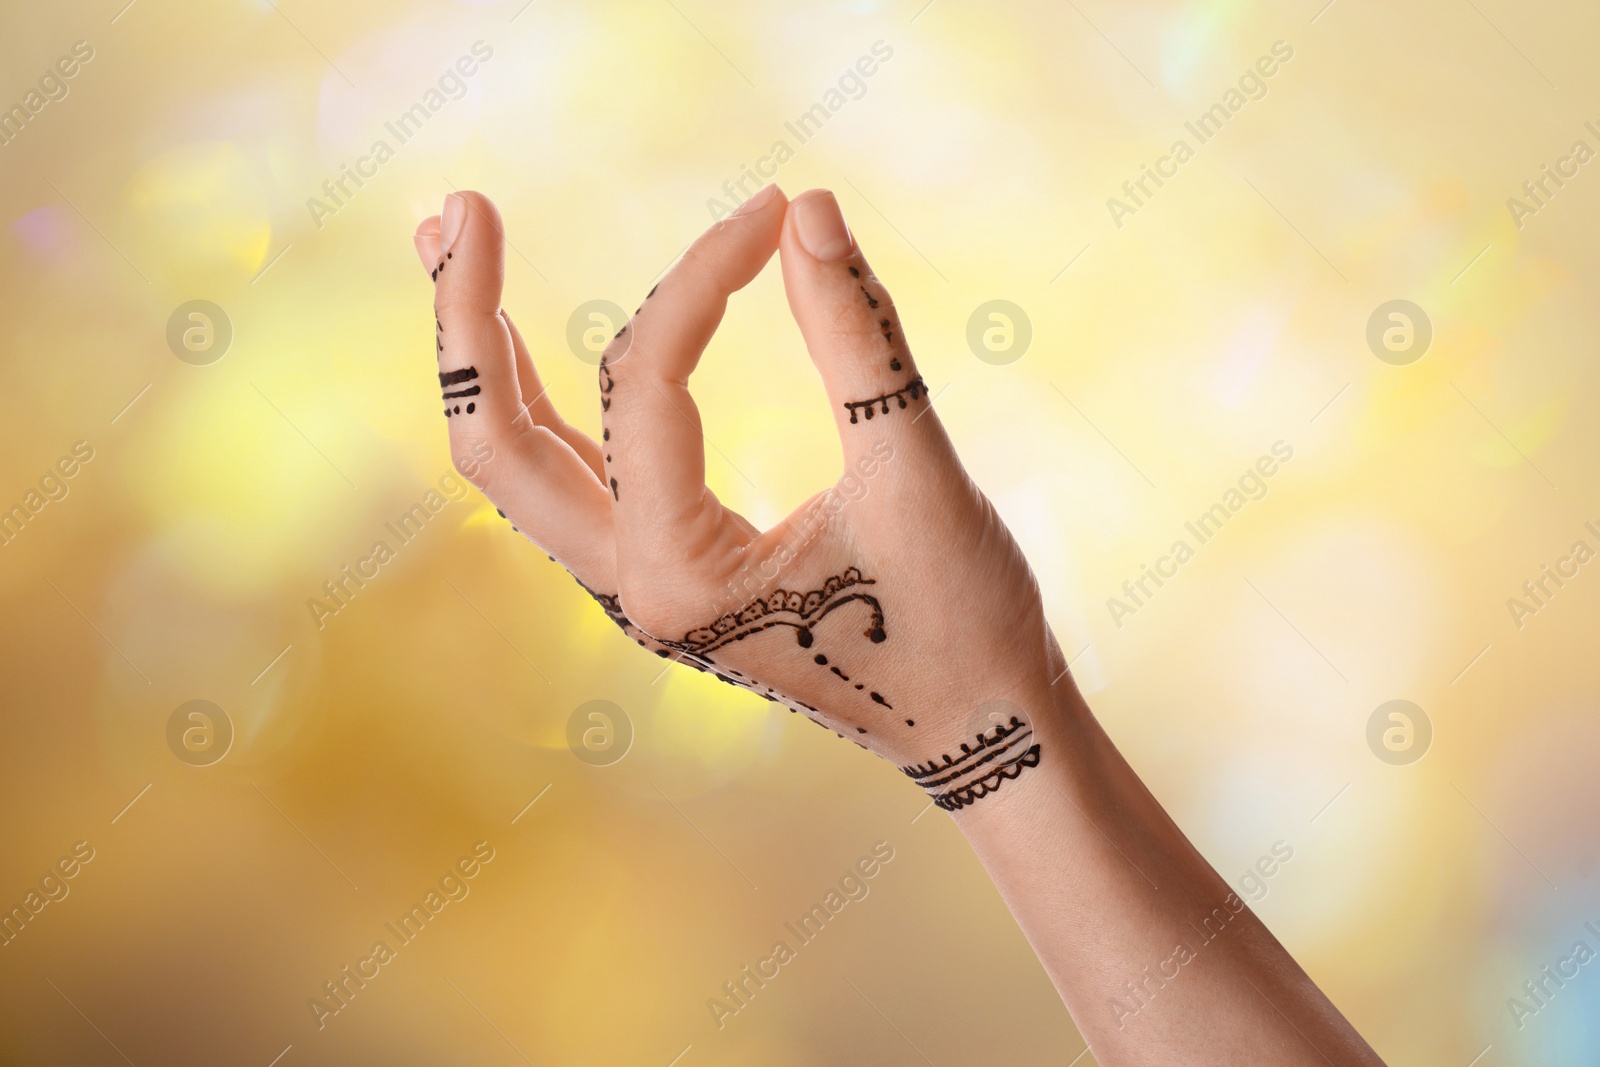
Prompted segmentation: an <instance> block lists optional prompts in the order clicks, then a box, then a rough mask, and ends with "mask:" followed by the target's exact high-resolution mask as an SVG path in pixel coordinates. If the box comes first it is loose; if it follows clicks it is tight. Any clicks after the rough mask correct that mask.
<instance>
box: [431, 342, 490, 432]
mask: <svg viewBox="0 0 1600 1067" xmlns="http://www.w3.org/2000/svg"><path fill="white" fill-rule="evenodd" d="M439 351H441V352H443V351H444V346H443V345H440V346H439ZM477 377H478V368H476V367H464V368H462V369H461V370H452V371H440V372H439V388H441V389H446V390H448V389H450V388H451V387H452V386H457V385H463V384H465V383H467V382H470V381H473V380H474V379H476V378H477ZM482 392H483V388H482V387H481V386H477V385H473V386H468V387H467V388H465V389H458V390H456V391H455V392H453V393H451V392H446V393H445V394H444V399H445V400H446V401H449V400H459V399H461V398H462V397H468V396H478V395H479V394H481V393H482ZM476 410H478V405H477V402H476V401H471V400H469V401H467V414H468V415H470V414H472V413H473V412H474V411H476ZM459 414H461V405H460V404H456V405H454V406H453V407H452V406H451V405H450V404H448V403H447V404H446V405H445V409H444V416H445V418H447V419H448V418H449V417H450V416H452V415H459Z"/></svg>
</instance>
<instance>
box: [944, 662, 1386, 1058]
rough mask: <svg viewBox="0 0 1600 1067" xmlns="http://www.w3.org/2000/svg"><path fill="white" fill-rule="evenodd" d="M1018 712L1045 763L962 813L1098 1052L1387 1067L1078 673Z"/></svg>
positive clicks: (960, 820) (959, 819) (963, 824)
mask: <svg viewBox="0 0 1600 1067" xmlns="http://www.w3.org/2000/svg"><path fill="white" fill-rule="evenodd" d="M1052 653H1053V655H1054V656H1057V657H1058V656H1059V652H1057V651H1055V650H1054V649H1053V648H1052ZM1052 673H1053V672H1052ZM1023 706H1024V707H1025V708H1026V710H1027V711H1028V712H1029V714H1030V715H1032V716H1033V717H1034V721H1033V722H1032V726H1033V729H1034V734H1035V737H1036V738H1037V739H1038V741H1039V744H1040V754H1041V758H1040V762H1039V765H1038V766H1037V767H1035V768H1031V769H1029V770H1028V771H1027V772H1026V773H1024V774H1022V775H1020V776H1019V777H1018V778H1017V779H1015V780H1013V781H1008V782H1006V783H1004V786H1003V788H1001V789H1000V790H999V791H998V792H996V793H995V794H993V795H991V796H989V797H985V798H983V799H982V800H980V801H978V802H977V803H974V804H972V805H970V806H967V807H963V808H961V809H959V810H957V811H956V812H955V819H956V823H957V825H958V826H959V827H960V829H961V831H962V832H963V833H964V834H965V835H966V837H967V839H968V840H969V841H970V842H971V844H972V847H973V849H974V850H975V851H976V852H977V854H978V857H979V859H980V860H981V861H982V862H983V865H984V867H985V868H986V869H987V870H988V871H989V874H990V876H991V877H992V878H993V879H994V881H995V884H996V885H997V886H998V887H999V889H1000V893H1001V895H1002V896H1003V897H1004V899H1005V900H1006V903H1007V905H1008V906H1009V907H1010V908H1011V911H1012V914H1013V915H1015V916H1016V919H1017V922H1018V924H1019V925H1020V926H1021V927H1022V930H1023V933H1024V934H1025V935H1026V936H1027V938H1028V941H1029V942H1030V943H1031V944H1032V945H1033V948H1034V951H1035V952H1036V953H1037V954H1038V956H1039V959H1040V961H1041V962H1042V963H1043V964H1044V967H1045V970H1046V971H1047V972H1048V973H1049V975H1050V978H1051V980H1052V981H1053V982H1054V983H1055V986H1056V989H1057V991H1058V992H1059V993H1060V994H1061V998H1062V1000H1063V1001H1064V1002H1065V1003H1066V1005H1067V1008H1068V1010H1069V1011H1070V1012H1071V1013H1072V1016H1073V1019H1074V1021H1075V1022H1076V1023H1077V1025H1078V1028H1079V1031H1080V1032H1081V1033H1082V1034H1083V1036H1084V1038H1085V1039H1086V1040H1087V1041H1088V1042H1089V1044H1090V1046H1091V1047H1092V1048H1093V1049H1094V1054H1095V1058H1096V1060H1097V1061H1098V1062H1099V1063H1101V1064H1106V1065H1110V1064H1118V1065H1121V1064H1172V1063H1185V1064H1192V1063H1217V1064H1223V1063H1228V1064H1232V1063H1257V1064H1268V1063H1270V1064H1308V1065H1309V1064H1317V1065H1326V1064H1328V1063H1333V1064H1337V1065H1339V1067H1344V1065H1346V1064H1380V1063H1381V1061H1380V1060H1379V1059H1378V1057H1377V1056H1376V1054H1374V1053H1373V1052H1372V1050H1371V1049H1370V1048H1369V1047H1368V1046H1367V1044H1366V1043H1365V1042H1364V1041H1363V1040H1362V1039H1361V1037H1360V1035H1358V1034H1357V1033H1356V1032H1355V1030H1354V1029H1353V1028H1352V1027H1351V1026H1350V1024H1349V1023H1348V1022H1346V1021H1345V1019H1344V1018H1343V1017H1342V1016H1341V1015H1340V1014H1339V1012H1338V1011H1337V1010H1336V1009H1335V1008H1334V1007H1333V1005H1332V1004H1331V1003H1330V1002H1329V1001H1328V1000H1327V998H1326V997H1325V996H1323V994H1322V992H1321V991H1320V990H1319V989H1318V988H1317V987H1316V986H1315V985H1314V984H1313V983H1312V982H1311V980H1310V979H1309V978H1308V977H1307V976H1306V974H1305V972H1304V971H1302V970H1301V969H1300V967H1299V966H1298V965H1297V964H1296V963H1295V961H1294V960H1293V958H1291V957H1290V955H1289V954H1288V952H1287V951H1285V950H1284V948H1283V946H1281V945H1280V944H1279V943H1278V942H1277V940H1276V939H1275V938H1274V937H1273V936H1272V934H1271V933H1270V932H1269V931H1268V930H1267V929H1266V927H1265V926H1263V925H1262V924H1261V922H1260V921H1259V920H1258V919H1257V918H1256V917H1255V915H1254V913H1253V912H1252V911H1251V910H1250V909H1249V908H1248V907H1247V906H1246V905H1245V904H1244V902H1243V901H1242V900H1241V899H1240V898H1239V897H1238V896H1237V895H1236V894H1234V893H1233V891H1232V890H1231V889H1230V888H1229V887H1228V885H1227V883H1226V882H1224V881H1223V879H1222V878H1221V877H1220V876H1219V875H1218V874H1217V873H1216V871H1215V870H1213V869H1212V868H1211V866H1210V865H1209V864H1208V863H1207V862H1206V861H1205V859H1204V858H1203V857H1202V856H1201V855H1200V854H1199V853H1198V852H1197V851H1196V850H1195V848H1194V846H1193V845H1192V844H1190V843H1189V841H1188V839H1187V838H1186V837H1185V836H1184V834H1183V832H1182V831H1181V830H1179V829H1178V827H1177V825H1176V824H1175V823H1173V821H1172V820H1171V819H1170V818H1169V817H1168V816H1167V813H1166V812H1165V811H1164V810H1163V809H1162V807H1161V805H1160V804H1159V803H1158V802H1157V801H1156V799H1155V798H1154V797H1153V796H1152V795H1151V794H1150V792H1149V790H1147V789H1146V788H1145V786H1144V783H1143V782H1141V781H1140V780H1139V778H1138V776H1137V775H1136V774H1134V772H1133V770H1132V769H1131V768H1130V767H1129V766H1128V764H1127V762H1126V761H1124V760H1123V758H1122V756H1121V754H1120V753H1119V752H1118V751H1117V750H1116V747H1115V746H1114V745H1113V744H1112V743H1111V740H1110V739H1109V738H1108V737H1107V736H1106V734H1105V732H1104V731H1103V730H1102V729H1101V728H1100V725H1099V724H1098V723H1097V722H1096V721H1095V719H1094V717H1093V715H1092V714H1091V713H1090V712H1089V709H1088V707H1087V705H1086V704H1085V703H1084V702H1083V699H1082V697H1081V696H1079V695H1078V693H1077V690H1076V687H1074V686H1073V685H1072V683H1071V680H1070V679H1066V678H1064V679H1062V680H1061V681H1060V682H1059V683H1058V684H1057V685H1056V686H1054V687H1051V688H1050V690H1049V691H1047V692H1043V693H1039V694H1035V695H1032V696H1031V698H1030V699H1029V700H1027V702H1026V703H1025V704H1024V705H1023Z"/></svg>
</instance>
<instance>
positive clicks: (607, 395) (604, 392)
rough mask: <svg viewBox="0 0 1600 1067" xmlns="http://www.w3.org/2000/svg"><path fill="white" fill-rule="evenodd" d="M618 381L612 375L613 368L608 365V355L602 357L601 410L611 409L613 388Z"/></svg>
mask: <svg viewBox="0 0 1600 1067" xmlns="http://www.w3.org/2000/svg"><path fill="white" fill-rule="evenodd" d="M616 385H617V383H616V382H615V381H614V380H613V379H612V377H611V368H610V367H607V366H606V357H605V356H601V357H600V410H601V411H610V410H611V390H612V389H614V388H616Z"/></svg>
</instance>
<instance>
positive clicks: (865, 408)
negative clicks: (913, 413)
mask: <svg viewBox="0 0 1600 1067" xmlns="http://www.w3.org/2000/svg"><path fill="white" fill-rule="evenodd" d="M927 395H928V386H927V384H926V383H924V382H923V380H922V376H921V375H918V376H917V377H915V378H913V379H911V380H910V381H909V382H907V383H906V384H905V385H904V386H902V387H900V388H899V389H896V390H895V391H894V392H892V393H884V394H883V395H882V396H875V397H873V398H872V399H870V400H847V401H845V405H844V409H845V410H846V411H848V412H849V413H850V421H851V422H855V421H857V420H856V414H857V413H858V412H865V413H866V416H867V418H868V419H869V420H870V419H871V418H872V416H873V414H874V412H875V411H877V410H878V408H879V407H880V405H881V408H882V414H884V415H887V414H889V401H891V400H893V401H895V402H896V403H898V404H899V405H900V406H901V407H902V408H903V407H905V406H906V402H907V401H908V400H916V399H918V398H919V397H924V396H927Z"/></svg>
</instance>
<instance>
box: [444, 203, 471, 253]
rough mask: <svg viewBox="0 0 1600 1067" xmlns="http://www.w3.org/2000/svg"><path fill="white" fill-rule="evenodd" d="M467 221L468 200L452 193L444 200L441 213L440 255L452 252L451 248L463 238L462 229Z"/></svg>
mask: <svg viewBox="0 0 1600 1067" xmlns="http://www.w3.org/2000/svg"><path fill="white" fill-rule="evenodd" d="M466 221H467V198H466V197H464V196H462V195H461V194H460V193H451V194H450V195H449V196H447V197H445V198H444V210H443V211H441V212H440V213H439V254H440V255H441V256H442V255H444V254H445V253H446V252H448V251H450V246H451V245H453V244H455V243H456V238H457V237H460V236H461V227H462V226H464V225H466Z"/></svg>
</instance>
